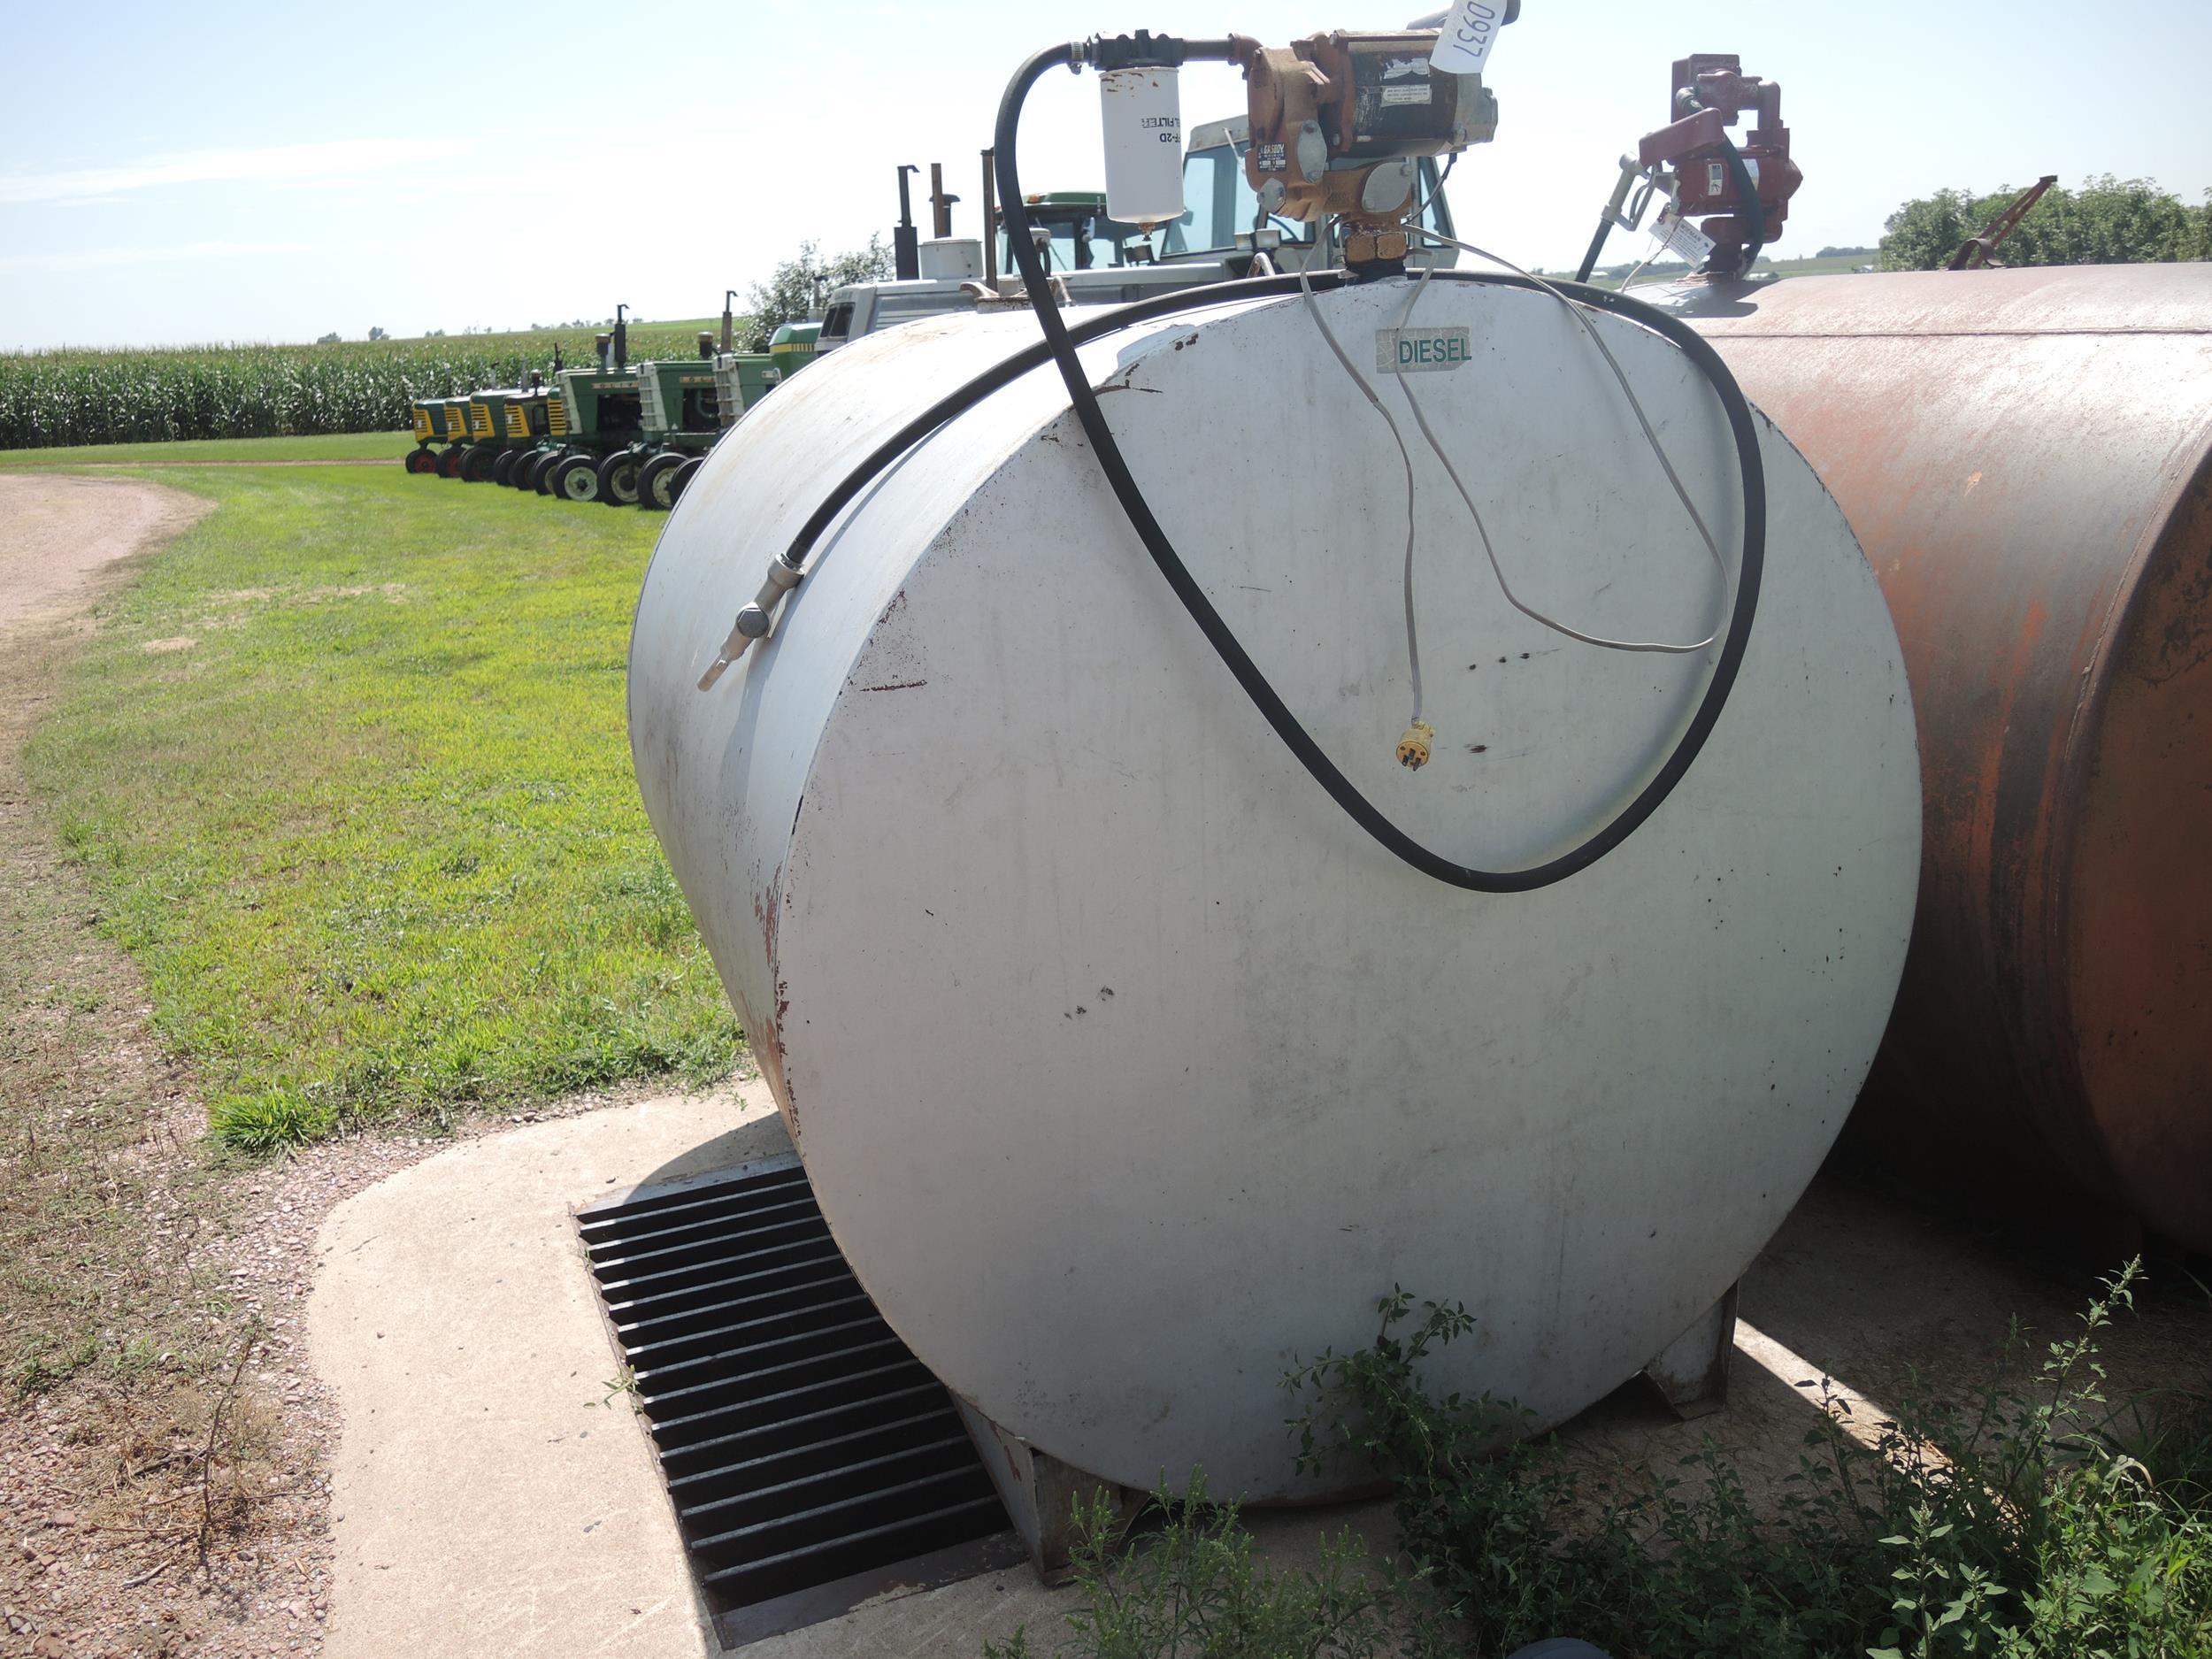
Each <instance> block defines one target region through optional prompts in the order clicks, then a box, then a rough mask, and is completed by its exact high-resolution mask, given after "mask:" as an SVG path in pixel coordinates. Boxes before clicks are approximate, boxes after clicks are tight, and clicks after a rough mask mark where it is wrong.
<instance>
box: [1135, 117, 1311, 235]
mask: <svg viewBox="0 0 2212 1659" xmlns="http://www.w3.org/2000/svg"><path fill="white" fill-rule="evenodd" d="M1183 210H1184V211H1183V217H1182V218H1181V219H1178V220H1176V222H1175V223H1174V224H1172V225H1170V226H1169V227H1167V241H1166V242H1165V243H1164V245H1163V246H1162V248H1161V250H1160V251H1161V254H1162V255H1163V256H1164V257H1165V256H1171V255H1174V254H1179V253H1216V252H1221V251H1225V250H1229V249H1233V248H1234V247H1235V246H1236V245H1237V238H1238V237H1239V236H1240V235H1242V234H1249V233H1250V232H1252V231H1255V230H1258V229H1262V228H1263V227H1267V226H1272V227H1274V228H1275V229H1277V230H1279V231H1280V232H1282V234H1283V240H1284V241H1285V242H1311V241H1312V240H1313V227H1312V226H1310V225H1302V224H1300V223H1299V222H1298V221H1297V220H1296V219H1283V218H1280V217H1266V218H1263V216H1262V215H1261V213H1260V198H1259V195H1258V193H1257V192H1256V191H1255V190H1254V189H1253V188H1252V186H1251V184H1250V183H1249V182H1248V180H1246V179H1245V176H1244V152H1243V147H1242V146H1241V145H1237V144H1212V145H1209V146H1208V147H1207V148H1206V149H1204V150H1192V151H1191V152H1190V153H1189V154H1188V155H1187V156H1186V157H1183Z"/></svg>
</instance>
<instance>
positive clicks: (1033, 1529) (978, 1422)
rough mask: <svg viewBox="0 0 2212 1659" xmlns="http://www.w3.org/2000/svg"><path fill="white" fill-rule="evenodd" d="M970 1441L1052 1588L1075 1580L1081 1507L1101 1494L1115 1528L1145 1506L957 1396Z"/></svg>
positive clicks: (1137, 1494) (1135, 1494) (1122, 1488)
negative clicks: (1074, 1550)
mask: <svg viewBox="0 0 2212 1659" xmlns="http://www.w3.org/2000/svg"><path fill="white" fill-rule="evenodd" d="M953 1403H954V1404H955V1405H956V1406H958V1407H959V1408H960V1418H961V1421H962V1422H964V1423H965V1424H966V1425H967V1427H968V1438H969V1439H970V1440H973V1441H974V1442H975V1448H976V1450H977V1451H979V1452H980V1453H981V1454H982V1455H983V1466H984V1468H985V1469H987V1470H988V1471H990V1476H991V1484H992V1485H993V1486H996V1487H997V1488H998V1495H999V1501H1000V1502H1002V1503H1004V1504H1005V1505H1006V1513H1007V1515H1008V1516H1009V1517H1010V1518H1011V1519H1012V1521H1013V1523H1014V1530H1015V1531H1016V1532H1018V1533H1020V1534H1021V1540H1022V1542H1023V1543H1024V1544H1025V1545H1026V1546H1027V1547H1028V1549H1029V1560H1030V1564H1031V1565H1033V1567H1035V1568H1036V1570H1037V1577H1038V1578H1039V1579H1040V1580H1041V1581H1042V1582H1043V1583H1045V1584H1048V1585H1061V1584H1065V1583H1067V1582H1068V1580H1069V1579H1070V1578H1072V1577H1074V1563H1073V1558H1072V1557H1073V1546H1074V1543H1075V1516H1076V1511H1077V1509H1078V1506H1080V1507H1081V1508H1083V1509H1088V1508H1089V1507H1090V1505H1091V1503H1092V1502H1093V1501H1094V1499H1095V1498H1096V1497H1098V1496H1100V1495H1101V1494H1103V1495H1104V1497H1105V1498H1106V1500H1107V1501H1108V1502H1109V1503H1110V1504H1111V1506H1112V1508H1113V1512H1114V1521H1115V1525H1117V1526H1123V1525H1127V1524H1128V1522H1129V1521H1130V1520H1131V1519H1132V1518H1133V1517H1134V1516H1135V1515H1136V1513H1137V1510H1138V1509H1140V1508H1141V1507H1142V1506H1143V1503H1144V1500H1145V1494H1143V1493H1141V1492H1136V1491H1133V1490H1132V1489H1131V1488H1129V1487H1127V1486H1116V1485H1114V1484H1113V1483H1112V1482H1111V1481H1107V1480H1101V1479H1099V1478H1098V1477H1097V1476H1096V1475H1092V1474H1087V1473H1085V1472H1084V1471H1082V1470H1080V1469H1072V1468H1070V1467H1069V1466H1068V1465H1067V1464H1066V1463H1062V1462H1061V1461H1060V1460H1059V1459H1058V1458H1056V1457H1055V1456H1053V1455H1051V1454H1050V1453H1048V1452H1041V1451H1039V1450H1038V1449H1037V1448H1035V1447H1033V1446H1032V1445H1031V1444H1030V1443H1029V1442H1028V1441H1027V1440H1023V1439H1021V1438H1020V1437H1019V1436H1018V1435H1014V1434H1010V1433H1008V1432H1006V1431H1005V1430H1004V1429H1002V1428H1001V1427H999V1425H997V1424H995V1423H994V1422H992V1421H991V1419H990V1418H988V1417H985V1416H984V1415H983V1414H982V1413H981V1412H980V1411H978V1410H977V1409H975V1408H974V1407H973V1406H972V1405H970V1404H969V1403H968V1402H966V1401H964V1400H962V1399H960V1398H959V1397H958V1396H955V1397H954V1400H953Z"/></svg>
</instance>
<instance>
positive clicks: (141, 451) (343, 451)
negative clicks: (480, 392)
mask: <svg viewBox="0 0 2212 1659" xmlns="http://www.w3.org/2000/svg"><path fill="white" fill-rule="evenodd" d="M414 447H415V434H413V433H411V432H349V433H325V434H318V435H316V436H314V437H307V438H197V439H189V440H187V441H185V442H178V443H80V444H71V445H68V446H66V447H57V448H54V449H0V467H39V468H52V467H64V466H81V465H86V464H88V463H89V464H95V465H97V464H102V463H109V462H127V463H128V464H129V465H132V466H159V465H162V464H163V463H164V462H169V461H357V460H378V461H382V460H389V461H390V462H391V463H392V465H394V466H397V465H399V462H400V457H403V456H404V455H405V454H406V453H407V451H408V450H410V449H413V448H414Z"/></svg>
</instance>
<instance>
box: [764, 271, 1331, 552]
mask: <svg viewBox="0 0 2212 1659" xmlns="http://www.w3.org/2000/svg"><path fill="white" fill-rule="evenodd" d="M1342 280H1343V278H1342V273H1339V272H1328V273H1323V274H1321V275H1317V276H1316V278H1315V279H1314V285H1315V286H1316V287H1317V288H1333V287H1335V286H1337V285H1338V284H1339V283H1340V282H1341V281H1342ZM1297 291H1298V279H1297V278H1296V277H1295V276H1272V277H1248V278H1245V279H1243V280H1240V281H1234V282H1210V283H1208V284H1206V285H1205V286H1203V287H1202V288H1179V289H1178V290H1176V291H1175V292H1174V293H1172V294H1156V295H1154V296H1152V297H1151V298H1150V299H1144V300H1138V301H1135V302H1134V303H1131V304H1127V305H1116V306H1113V307H1110V308H1109V307H1106V306H1100V307H1098V308H1096V309H1095V310H1094V311H1093V312H1092V314H1091V315H1090V316H1088V317H1087V318H1084V319H1081V320H1080V321H1079V322H1077V323H1076V324H1075V326H1073V327H1072V328H1071V329H1069V330H1068V331H1067V332H1068V334H1069V335H1070V337H1071V339H1072V340H1073V341H1074V342H1075V343H1077V344H1078V345H1086V344H1088V343H1089V342H1091V341H1094V340H1100V339H1103V338H1104V337H1105V336H1106V335H1108V334H1118V333H1119V332H1120V331H1121V330H1122V329H1125V328H1131V327H1134V326H1136V325H1137V324H1139V323H1143V322H1150V321H1151V320H1152V319H1155V318H1158V317H1172V316H1174V315H1176V314H1177V313H1179V312H1181V311H1201V310H1203V309H1204V308H1205V307H1206V306H1209V305H1225V304H1227V303H1230V302H1231V301H1233V300H1243V299H1276V298H1281V297H1284V296H1289V295H1292V294H1295V293H1296V292H1297ZM1051 360H1052V344H1051V342H1049V341H1045V340H1040V341H1039V342H1037V343H1036V344H1034V345H1031V346H1024V347H1023V348H1022V349H1020V350H1019V351H1017V352H1015V353H1014V354H1013V355H1012V356H1011V357H1008V358H1006V359H1005V360H1004V361H1003V362H1002V363H996V364H994V365H992V366H991V367H989V368H987V369H986V370H984V372H983V373H980V374H979V375H977V376H976V377H975V379H973V380H969V381H966V382H965V383H964V384H963V385H961V386H958V387H956V388H954V389H953V390H952V391H950V392H948V393H946V394H945V396H942V397H941V398H939V399H938V400H937V401H936V402H935V403H932V404H931V405H930V406H929V407H928V408H927V409H925V410H924V411H922V412H921V413H920V414H918V415H917V416H915V417H914V419H911V420H910V421H908V422H907V423H906V424H905V425H904V426H901V427H900V428H899V429H898V430H897V431H896V432H895V433H893V434H891V435H890V436H889V437H887V438H886V439H885V440H884V441H883V442H881V443H879V444H878V445H877V446H876V447H875V448H874V449H872V450H870V451H869V452H868V455H867V457H865V458H864V460H862V462H861V463H860V465H858V466H856V467H855V468H854V469H853V470H852V471H851V472H849V473H847V474H846V475H845V477H844V478H843V480H841V481H840V482H839V484H838V486H837V488H834V489H833V490H832V491H830V493H829V494H828V495H825V496H824V497H823V498H822V502H821V504H820V505H819V506H818V507H817V508H815V510H814V512H813V515H812V516H811V517H810V518H808V519H807V521H806V523H804V524H803V525H802V526H800V527H799V534H797V535H796V536H795V537H794V538H793V539H792V542H791V545H790V546H789V547H788V548H787V549H785V550H784V554H783V562H784V563H785V564H786V565H789V566H790V567H791V568H792V569H793V570H797V569H799V568H800V567H801V566H802V565H804V564H805V563H806V556H807V555H808V554H809V553H810V552H811V551H813V549H814V544H815V543H816V542H817V541H820V540H821V539H822V534H823V532H824V531H826V530H827V529H828V528H829V527H830V526H831V524H832V523H833V522H834V521H835V519H836V518H837V515H838V514H839V513H841V512H842V511H845V509H846V507H847V506H849V504H850V503H852V501H853V499H854V498H855V497H856V496H857V495H859V494H860V492H861V491H862V490H864V489H865V488H867V487H868V484H869V481H870V480H872V479H873V478H874V477H875V476H876V475H877V474H878V473H879V472H882V471H883V470H884V468H886V467H887V466H889V465H891V464H892V463H893V462H894V461H895V460H897V459H898V458H899V457H901V456H902V455H904V454H905V453H906V452H907V451H908V450H909V449H912V448H913V447H914V446H915V445H916V444H918V443H919V442H921V441H922V440H923V439H925V438H926V437H927V436H929V434H931V433H933V432H934V431H936V430H937V428H938V427H940V426H943V425H944V424H945V423H946V422H947V421H949V420H951V419H954V418H955V417H956V416H958V415H960V414H962V413H964V411H967V410H970V409H972V408H974V407H975V405H976V404H978V403H981V402H982V401H983V400H984V399H985V398H987V397H988V396H991V395H992V394H993V393H994V392H996V391H998V390H1000V389H1001V388H1004V387H1008V386H1010V385H1012V384H1013V383H1014V382H1015V381H1016V380H1019V379H1021V377H1022V376H1023V375H1025V374H1026V373H1029V372H1030V371H1031V370H1032V369H1036V368H1041V367H1042V366H1043V365H1045V364H1047V363H1048V362H1050V361H1051Z"/></svg>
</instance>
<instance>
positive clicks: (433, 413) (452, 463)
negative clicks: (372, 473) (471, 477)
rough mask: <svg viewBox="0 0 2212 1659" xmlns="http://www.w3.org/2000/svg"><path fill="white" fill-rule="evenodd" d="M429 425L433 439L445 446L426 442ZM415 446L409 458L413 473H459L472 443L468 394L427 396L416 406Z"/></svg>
mask: <svg viewBox="0 0 2212 1659" xmlns="http://www.w3.org/2000/svg"><path fill="white" fill-rule="evenodd" d="M426 425H427V426H428V427H429V429H430V441H431V442H436V443H442V444H443V445H445V448H443V449H431V448H429V447H427V445H426V443H425V442H423V439H422V431H423V428H424V426H426ZM415 433H416V444H415V449H413V451H412V452H411V453H410V454H409V456H408V457H407V470H408V471H409V472H435V473H436V474H437V475H438V476H439V477H440V478H458V477H459V476H460V465H461V457H462V456H463V454H465V452H466V450H467V449H468V446H469V400H468V399H467V398H465V397H426V398H424V399H423V400H422V401H421V402H420V403H417V404H416V405H415Z"/></svg>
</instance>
